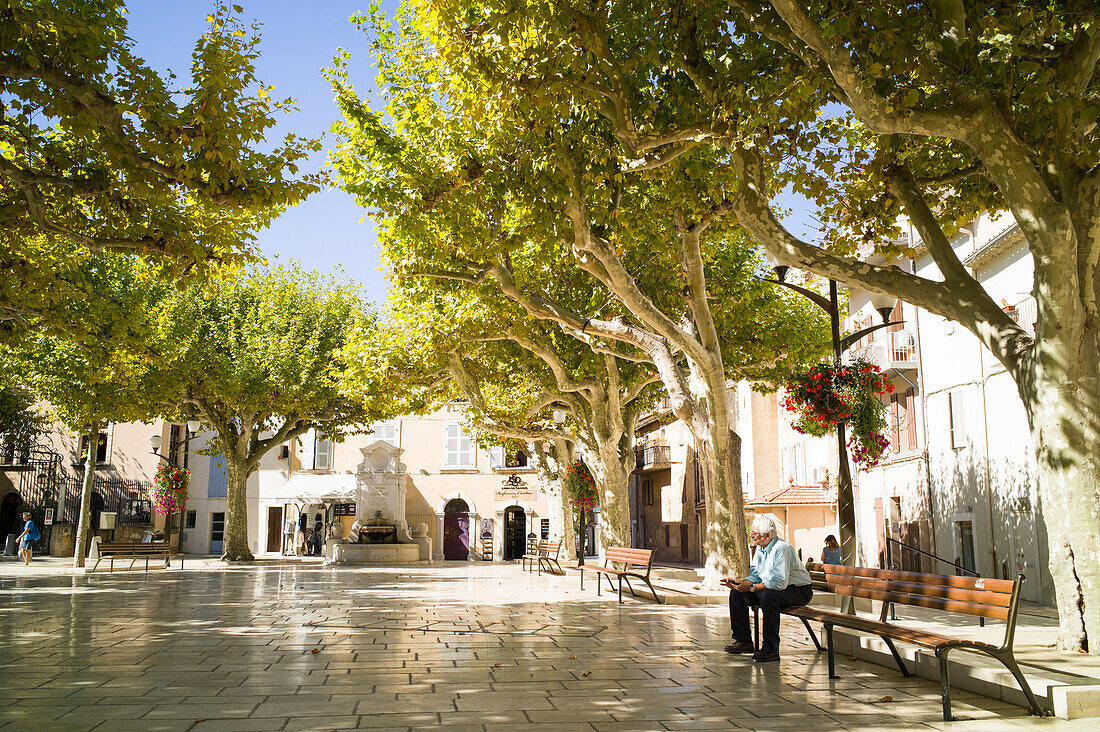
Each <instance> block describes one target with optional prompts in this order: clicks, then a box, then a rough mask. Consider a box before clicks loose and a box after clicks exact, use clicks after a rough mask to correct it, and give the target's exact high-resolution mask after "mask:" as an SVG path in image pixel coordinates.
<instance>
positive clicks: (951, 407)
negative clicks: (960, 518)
mask: <svg viewBox="0 0 1100 732" xmlns="http://www.w3.org/2000/svg"><path fill="white" fill-rule="evenodd" d="M947 419H948V427H949V429H950V432H951V447H954V448H958V447H966V410H965V408H964V407H963V393H962V390H961V389H956V390H955V391H952V392H948V395H947Z"/></svg>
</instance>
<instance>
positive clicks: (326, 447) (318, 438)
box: [313, 432, 332, 470]
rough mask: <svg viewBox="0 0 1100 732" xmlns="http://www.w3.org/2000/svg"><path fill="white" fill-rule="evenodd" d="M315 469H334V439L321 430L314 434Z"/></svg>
mask: <svg viewBox="0 0 1100 732" xmlns="http://www.w3.org/2000/svg"><path fill="white" fill-rule="evenodd" d="M313 469H314V470H331V469H332V440H330V439H329V438H328V437H326V436H325V435H324V434H322V433H320V432H317V433H314V436H313Z"/></svg>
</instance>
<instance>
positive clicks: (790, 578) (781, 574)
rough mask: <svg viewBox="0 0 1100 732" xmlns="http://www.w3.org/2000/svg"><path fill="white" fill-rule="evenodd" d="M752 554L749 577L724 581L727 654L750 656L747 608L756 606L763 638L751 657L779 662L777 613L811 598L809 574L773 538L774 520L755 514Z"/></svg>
mask: <svg viewBox="0 0 1100 732" xmlns="http://www.w3.org/2000/svg"><path fill="white" fill-rule="evenodd" d="M751 534H752V543H753V544H754V545H755V546H756V551H755V552H754V553H753V555H752V565H751V566H750V567H749V576H748V577H745V578H743V579H740V580H738V579H733V578H730V579H724V580H722V584H724V585H726V586H727V587H729V588H730V626H731V627H732V628H733V643H731V644H730V645H728V646H726V653H749V652H750V651H752V650H753V647H752V631H751V630H749V606H750V605H759V606H760V607H761V608H762V609H763V611H764V639H763V641H762V642H761V643H760V650H759V651H756V652H755V653H753V654H752V660H754V661H778V660H779V611H780V609H781V608H784V607H788V606H791V605H805V604H806V603H808V602H809V601H810V598H811V597H812V596H813V588H812V587H811V580H810V573H809V572H807V571H806V568H805V567H803V566H802V563H801V562H799V561H798V554H796V553H795V550H794V547H792V546H791V545H790V544H788V543H787V542H785V541H783V540H782V539H780V538H779V537H778V536H776V528H775V521H773V520H772V519H771V517H770V516H765V515H764V514H758V515H757V516H756V518H754V519H753V520H752V530H751Z"/></svg>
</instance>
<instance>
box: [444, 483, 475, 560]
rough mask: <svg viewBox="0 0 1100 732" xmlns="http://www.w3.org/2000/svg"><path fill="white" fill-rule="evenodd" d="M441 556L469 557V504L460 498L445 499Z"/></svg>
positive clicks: (459, 558) (447, 557)
mask: <svg viewBox="0 0 1100 732" xmlns="http://www.w3.org/2000/svg"><path fill="white" fill-rule="evenodd" d="M443 558H444V559H455V560H459V561H465V560H467V559H469V558H470V506H469V505H467V503H466V501H464V500H462V499H461V498H454V499H452V500H450V501H447V505H446V506H444V507H443Z"/></svg>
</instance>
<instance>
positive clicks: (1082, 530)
mask: <svg viewBox="0 0 1100 732" xmlns="http://www.w3.org/2000/svg"><path fill="white" fill-rule="evenodd" d="M1062 338H1063V339H1064V340H1062V341H1061V343H1063V344H1066V345H1065V347H1063V348H1056V346H1057V344H1056V343H1051V342H1050V341H1046V342H1043V341H1040V342H1039V343H1037V344H1036V345H1037V347H1039V349H1040V351H1039V354H1040V363H1037V364H1036V366H1035V367H1034V369H1033V371H1034V373H1035V377H1034V380H1033V382H1032V388H1030V389H1029V388H1027V386H1026V385H1021V386H1020V395H1021V397H1022V398H1023V400H1024V404H1025V405H1026V406H1027V411H1028V417H1029V421H1030V423H1031V432H1032V439H1033V440H1034V444H1035V445H1036V446H1037V460H1038V472H1039V474H1038V489H1039V497H1040V500H1041V501H1042V515H1043V519H1044V521H1045V522H1046V526H1047V535H1048V548H1049V552H1050V559H1049V562H1050V573H1051V577H1052V578H1053V580H1054V591H1055V594H1056V597H1057V602H1058V615H1059V618H1060V622H1061V638H1060V643H1061V645H1062V647H1064V648H1068V649H1071V650H1080V651H1087V652H1090V653H1093V654H1100V439H1098V435H1100V377H1098V376H1097V374H1098V369H1100V350H1098V349H1100V344H1097V342H1096V340H1095V339H1091V338H1083V339H1081V340H1084V341H1086V344H1085V346H1084V347H1082V345H1081V344H1080V341H1079V340H1077V339H1070V338H1068V337H1066V336H1062Z"/></svg>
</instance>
